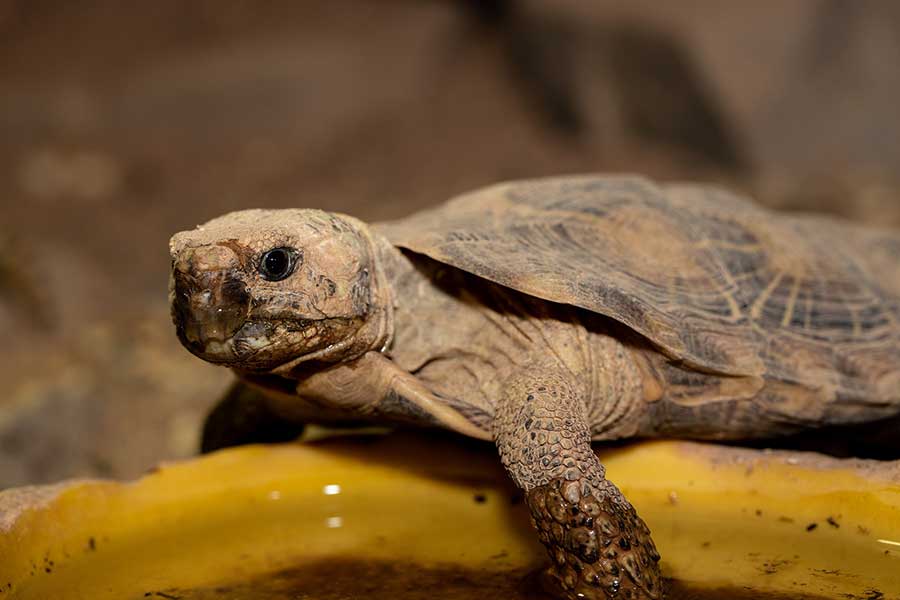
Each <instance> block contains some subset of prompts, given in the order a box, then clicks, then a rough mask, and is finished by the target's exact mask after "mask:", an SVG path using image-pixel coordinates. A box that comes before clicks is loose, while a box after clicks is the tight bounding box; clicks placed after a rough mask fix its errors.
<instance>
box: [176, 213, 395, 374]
mask: <svg viewBox="0 0 900 600" xmlns="http://www.w3.org/2000/svg"><path fill="white" fill-rule="evenodd" d="M169 250H170V253H171V256H172V274H171V278H170V284H169V300H170V303H171V308H172V318H173V320H174V322H175V327H176V330H177V333H178V338H179V339H180V340H181V343H182V344H184V346H185V347H186V348H187V349H188V350H190V351H191V352H192V353H193V354H195V355H197V356H199V357H200V358H202V359H204V360H207V361H209V362H213V363H218V364H223V365H228V366H230V367H233V368H236V369H238V370H242V371H246V372H251V373H252V372H256V373H265V372H276V373H279V374H282V375H289V371H290V370H291V369H292V368H293V366H295V365H297V364H299V363H301V362H305V361H307V360H310V359H320V360H326V361H338V360H343V359H347V358H349V357H351V355H353V354H354V353H357V354H359V353H362V352H365V351H366V350H369V349H370V347H371V346H373V345H375V344H377V343H379V342H380V343H382V344H383V343H384V339H380V340H379V339H375V338H379V336H380V337H382V338H383V337H384V335H385V334H384V333H378V332H379V331H381V330H382V329H384V323H380V322H378V323H374V321H379V320H381V321H383V320H384V319H383V318H382V317H381V316H380V315H382V313H383V312H384V310H387V306H379V305H387V304H389V303H388V302H381V301H379V297H378V294H377V293H376V290H375V289H374V288H375V286H376V283H375V277H374V273H375V269H376V265H375V260H376V257H375V253H374V251H373V245H372V243H371V240H370V237H369V233H368V228H367V227H366V226H365V224H363V223H361V222H359V221H357V220H355V219H353V218H351V217H346V216H343V215H335V214H331V213H326V212H323V211H319V210H246V211H240V212H235V213H230V214H227V215H224V216H222V217H219V218H217V219H213V220H212V221H209V222H208V223H205V224H204V225H200V226H198V227H197V228H196V229H194V230H193V231H184V232H181V233H178V234H176V235H175V236H174V237H172V239H171V241H170V242H169ZM379 309H380V310H379ZM373 328H374V330H376V333H373Z"/></svg>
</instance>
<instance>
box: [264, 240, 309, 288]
mask: <svg viewBox="0 0 900 600" xmlns="http://www.w3.org/2000/svg"><path fill="white" fill-rule="evenodd" d="M300 261H301V259H300V253H299V252H297V251H296V250H294V249H293V248H273V249H272V250H269V251H268V252H266V253H265V254H263V255H262V258H260V259H259V274H260V275H262V276H263V279H267V280H269V281H281V280H282V279H284V278H285V277H287V276H288V275H290V274H291V273H293V272H294V269H295V268H296V267H297V263H298V262H300Z"/></svg>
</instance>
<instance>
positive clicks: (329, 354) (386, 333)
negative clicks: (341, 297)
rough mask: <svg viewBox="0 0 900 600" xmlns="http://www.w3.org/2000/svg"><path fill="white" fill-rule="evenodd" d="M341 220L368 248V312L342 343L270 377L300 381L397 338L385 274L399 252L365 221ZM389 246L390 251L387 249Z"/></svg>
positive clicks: (382, 348) (276, 370) (253, 375)
mask: <svg viewBox="0 0 900 600" xmlns="http://www.w3.org/2000/svg"><path fill="white" fill-rule="evenodd" d="M341 218H343V219H346V220H349V221H352V222H353V224H354V226H356V227H358V228H359V229H360V231H362V233H363V234H364V237H365V239H366V240H367V242H368V246H369V257H370V261H371V263H370V267H369V269H370V275H371V277H370V278H369V282H370V283H369V298H368V311H367V312H366V314H365V316H364V317H363V318H362V319H360V325H359V328H358V329H357V330H356V331H355V332H354V333H353V334H352V335H349V336H347V337H345V338H344V339H342V340H341V341H339V342H337V343H335V344H330V345H328V346H327V347H325V348H323V349H322V350H318V351H315V352H311V353H309V354H304V355H303V356H299V357H297V358H295V359H293V360H291V361H289V362H287V363H284V364H282V365H279V366H278V367H275V368H274V369H272V370H271V371H269V375H275V376H278V377H280V378H285V379H292V380H301V379H304V378H305V377H307V376H308V375H309V374H310V373H311V372H317V371H321V370H324V369H327V368H329V366H334V365H337V364H348V363H352V362H354V361H356V360H357V359H359V358H360V357H362V356H363V355H365V354H366V353H367V352H370V351H376V352H384V351H385V350H386V349H387V348H388V347H389V346H390V345H391V342H392V340H393V335H394V299H393V293H392V289H391V285H390V281H389V279H388V277H387V276H386V274H385V269H384V260H383V258H382V257H383V256H384V255H389V254H390V252H389V250H390V251H393V252H394V253H398V251H397V250H396V249H395V248H393V246H390V244H389V243H388V242H387V241H386V240H384V239H383V238H382V237H381V236H378V235H377V234H375V233H374V232H372V231H371V230H370V229H369V228H368V226H367V225H366V224H365V223H363V222H362V221H358V220H356V219H353V218H352V217H348V216H345V215H341ZM387 247H389V250H388V248H387ZM235 371H236V373H237V374H238V375H242V376H245V377H248V378H250V379H256V378H258V377H259V375H260V374H259V373H258V372H257V373H247V372H243V371H241V370H239V369H235Z"/></svg>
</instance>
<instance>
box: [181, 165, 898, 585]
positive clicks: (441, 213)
mask: <svg viewBox="0 0 900 600" xmlns="http://www.w3.org/2000/svg"><path fill="white" fill-rule="evenodd" d="M170 251H171V256H172V278H171V284H170V300H171V302H172V315H173V319H174V322H175V325H176V329H177V334H178V337H179V338H180V340H181V342H182V343H183V344H184V346H186V347H187V349H188V350H190V352H192V353H193V354H195V355H196V356H198V357H200V358H202V359H204V360H206V361H209V362H212V363H216V364H220V365H225V366H227V367H230V368H231V369H233V370H234V372H235V373H237V375H238V377H239V380H240V381H243V382H245V386H248V387H247V389H252V390H256V391H257V392H259V394H261V395H262V397H263V398H264V400H263V402H264V403H265V404H266V405H267V407H268V409H270V410H271V411H272V414H275V415H277V416H278V418H279V419H286V420H289V421H293V422H323V421H325V422H335V421H341V420H360V419H362V420H372V421H376V422H382V421H384V422H396V423H412V424H416V425H425V426H434V427H440V428H447V429H450V430H453V431H456V432H459V433H461V434H465V435H467V436H472V437H475V438H480V439H484V440H493V441H494V442H495V443H496V447H497V449H498V451H499V454H500V458H501V460H502V462H503V465H504V466H505V468H506V470H507V472H508V473H509V475H510V477H511V478H512V480H513V481H514V482H515V484H516V485H517V486H519V487H520V488H521V489H522V490H523V491H524V494H525V498H526V502H527V504H528V507H529V509H530V512H531V516H532V521H533V524H534V526H535V528H536V530H537V534H538V536H539V538H540V540H541V542H543V544H544V545H545V546H546V548H547V550H548V553H549V555H550V558H551V568H550V572H551V573H552V575H553V578H554V580H555V581H556V582H557V583H558V585H559V586H560V587H561V588H562V590H563V593H564V594H565V595H566V596H567V597H571V598H604V597H612V596H616V597H622V598H640V599H644V598H659V597H662V595H663V590H662V589H661V588H662V585H661V579H660V573H659V565H658V561H659V554H658V552H657V550H656V548H655V547H654V544H653V541H652V539H651V537H650V532H649V530H648V528H647V526H646V525H645V524H644V522H643V521H642V520H641V518H640V517H639V516H638V515H637V514H636V512H635V510H634V509H633V508H632V506H631V505H630V504H629V502H628V501H627V499H626V498H625V497H624V496H623V495H622V493H621V492H620V491H619V490H618V488H616V486H615V485H614V484H613V483H612V482H610V481H609V480H607V479H606V477H605V472H604V467H603V465H602V464H601V463H600V462H599V460H598V459H597V457H596V455H595V454H594V452H593V451H592V448H591V441H592V440H595V441H596V440H615V439H620V438H631V437H653V436H675V437H684V438H700V439H714V440H737V439H749V438H770V437H773V436H777V435H786V434H790V433H794V432H798V431H802V430H807V429H811V428H818V427H822V426H825V425H849V424H855V423H864V422H872V421H876V420H879V419H887V418H889V417H894V416H896V415H898V414H900V360H898V358H900V325H898V322H900V233H896V232H891V231H887V230H879V229H866V228H862V227H860V226H856V225H853V224H850V223H848V222H843V221H841V220H838V219H836V218H830V217H825V216H813V215H787V214H779V213H774V212H770V211H768V210H766V209H763V208H761V207H758V206H756V205H754V204H753V203H752V202H751V201H750V200H748V199H745V198H743V197H740V196H738V195H735V194H733V193H730V192H728V191H725V190H723V189H720V188H717V187H712V186H703V185H698V184H687V183H672V184H657V183H654V182H652V181H650V180H648V179H645V178H642V177H638V176H624V175H623V176H570V177H557V178H545V179H535V180H525V181H516V182H508V183H501V184H496V185H493V186H490V187H487V188H484V189H480V190H477V191H474V192H471V193H468V194H465V195H462V196H459V197H457V198H455V199H452V200H450V201H449V202H447V203H445V204H443V205H441V206H438V207H437V208H433V209H430V210H425V211H424V212H421V213H418V214H414V215H412V216H410V217H408V218H406V219H403V220H399V221H395V222H387V223H380V224H372V225H367V224H365V223H363V222H361V221H359V220H357V219H355V218H353V217H350V216H346V215H343V214H336V213H329V212H324V211H320V210H312V209H296V210H245V211H240V212H234V213H230V214H227V215H225V216H222V217H219V218H216V219H213V220H212V221H209V222H208V223H206V224H205V225H202V226H199V227H197V228H196V229H195V230H193V231H186V232H181V233H178V234H176V235H175V236H174V237H173V238H172V240H171V243H170ZM235 397H236V398H241V397H244V396H241V395H240V394H238V395H237V396H235ZM245 408H246V407H245ZM217 410H218V409H217ZM241 410H242V408H241V402H240V401H238V402H237V403H236V404H235V403H232V406H231V408H230V409H229V412H230V414H231V416H232V417H235V415H238V416H240V413H241ZM244 412H245V413H247V412H248V411H247V410H244ZM251 412H252V411H251ZM244 416H246V414H245V415H244ZM234 420H235V421H236V422H237V421H239V420H240V419H239V418H234ZM250 421H251V422H254V420H253V419H250Z"/></svg>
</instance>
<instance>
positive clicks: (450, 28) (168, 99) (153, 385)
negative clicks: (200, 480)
mask: <svg viewBox="0 0 900 600" xmlns="http://www.w3.org/2000/svg"><path fill="white" fill-rule="evenodd" d="M626 5H627V7H626ZM898 98H900V3H897V2H894V1H892V0H881V1H879V0H857V1H855V2H846V1H844V0H795V1H794V2H779V1H776V0H760V1H758V2H754V3H747V2H737V1H733V2H721V1H718V0H681V1H679V2H669V3H662V2H657V1H653V0H632V1H631V2H629V3H621V2H614V1H612V0H609V1H600V0H595V1H593V2H589V3H586V2H580V1H578V0H493V1H489V0H486V1H484V2H478V1H475V0H470V1H468V2H462V1H456V2H454V1H450V0H336V1H334V2H310V1H307V2H296V1H290V2H289V1H286V0H284V1H282V0H277V1H276V0H273V1H270V2H265V3H260V2H253V1H251V0H227V1H226V0H195V1H192V2H180V1H177V0H157V1H155V2H142V3H121V2H116V1H114V0H84V1H80V2H63V1H61V0H0V339H2V341H3V343H0V377H2V381H3V386H2V388H0V488H3V487H7V486H12V485H21V484H25V483H39V482H48V481H54V480H58V479H60V478H64V477H74V476H112V477H133V476H136V475H138V474H140V473H141V472H143V471H144V470H146V469H147V468H149V467H151V466H152V465H153V464H155V463H156V462H157V461H159V460H162V459H167V458H175V457H182V456H187V455H190V454H192V453H193V452H195V449H196V445H197V438H198V431H199V425H200V423H201V422H202V418H203V415H204V413H205V411H206V410H208V408H209V407H210V406H211V405H212V404H213V403H214V402H215V401H216V399H217V398H218V396H219V395H220V394H221V393H222V391H223V390H224V389H225V388H226V387H227V386H228V381H229V375H228V373H227V371H224V370H221V369H217V368H215V367H211V366H209V365H206V364H204V363H202V362H200V361H199V360H196V359H194V358H192V357H191V356H190V355H188V354H187V352H186V351H184V350H182V349H181V347H180V346H179V345H178V343H177V341H176V340H175V337H174V335H173V330H172V327H171V325H170V322H169V319H168V315H167V307H166V287H167V270H168V253H167V240H168V237H169V236H170V235H171V234H172V233H173V232H175V231H177V230H180V229H185V228H191V227H193V226H194V225H196V224H197V223H199V222H202V221H204V220H206V219H208V218H211V217H213V216H216V215H218V214H220V213H222V212H225V211H230V210H235V209H239V208H246V207H254V206H267V207H287V206H315V207H321V208H324V209H328V210H338V211H344V212H349V213H352V214H354V215H356V216H358V217H361V218H363V219H368V220H376V219H386V218H393V217H399V216H402V215H405V214H407V213H408V212H410V211H412V210H415V209H417V208H421V207H425V206H428V205H431V204H435V203H438V202H440V201H442V200H443V199H445V198H447V197H448V196H450V195H452V194H455V193H458V192H462V191H464V190H467V189H470V188H473V187H477V186H480V185H484V184H487V183H490V182H493V181H496V180H500V179H510V178H516V177H527V176H538V175H547V174H559V173H571V172H585V171H633V172H642V173H646V174H649V175H652V176H655V177H660V178H666V179H704V180H709V181H719V182H723V183H725V184H727V185H729V186H731V187H733V188H735V189H738V190H742V191H745V192H748V193H753V194H754V195H755V196H756V197H757V198H758V199H759V200H760V201H761V202H764V203H766V204H769V205H771V206H777V207H780V208H785V209H804V210H823V211H830V212H834V213H838V214H842V215H845V216H847V217H849V218H853V219H857V220H860V221H863V222H868V223H873V224H877V225H888V226H900V191H898V190H900V181H898V179H900V111H898V109H897V103H898Z"/></svg>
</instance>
